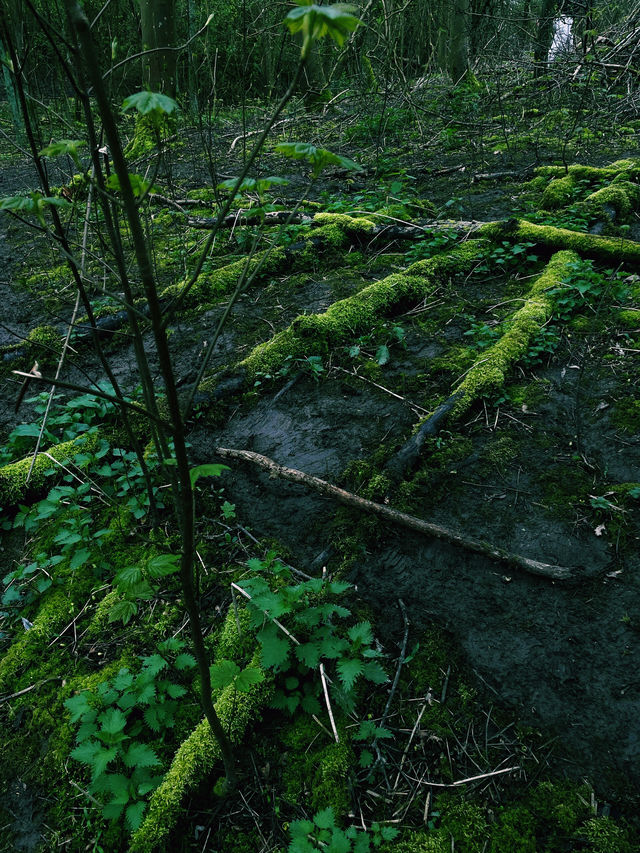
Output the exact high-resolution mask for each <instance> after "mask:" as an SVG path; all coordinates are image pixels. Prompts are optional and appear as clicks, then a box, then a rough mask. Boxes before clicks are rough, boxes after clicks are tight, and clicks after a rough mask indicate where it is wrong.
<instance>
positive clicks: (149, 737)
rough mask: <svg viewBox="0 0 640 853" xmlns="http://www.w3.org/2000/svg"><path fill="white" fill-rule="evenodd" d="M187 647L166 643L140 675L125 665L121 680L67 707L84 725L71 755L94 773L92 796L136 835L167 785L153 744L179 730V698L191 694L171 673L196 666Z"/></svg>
mask: <svg viewBox="0 0 640 853" xmlns="http://www.w3.org/2000/svg"><path fill="white" fill-rule="evenodd" d="M184 645H185V644H184V643H183V642H182V640H179V639H177V638H172V639H169V640H165V641H164V642H163V643H160V644H159V645H158V650H157V652H156V653H155V654H153V655H149V656H148V657H144V658H141V661H142V666H141V668H140V670H139V672H137V673H134V672H131V670H130V669H128V668H127V667H123V668H122V669H120V671H119V672H118V674H117V675H116V677H115V678H112V679H109V680H108V681H103V682H102V683H101V684H99V685H98V686H97V687H96V688H95V689H93V690H83V691H82V692H80V693H77V694H76V695H75V696H72V697H71V698H70V699H67V700H66V702H65V703H64V704H65V706H66V708H67V710H68V711H69V713H70V714H71V722H72V723H74V724H78V725H79V728H78V731H77V733H76V743H77V746H76V748H75V749H74V750H73V752H72V753H71V757H72V758H73V759H75V760H76V761H78V762H80V763H81V764H84V765H85V766H86V767H87V769H88V771H89V772H90V774H91V781H90V783H89V793H90V794H91V795H92V796H96V795H97V796H98V797H99V798H100V799H101V800H102V801H103V802H104V806H103V809H102V814H103V816H104V817H105V818H108V819H111V820H117V819H118V818H120V817H121V816H122V815H123V814H124V819H125V823H126V825H127V828H128V829H129V830H131V831H132V832H133V831H135V830H136V829H137V828H138V827H139V826H140V824H141V822H142V817H143V814H144V811H145V808H146V798H147V797H148V795H149V794H150V793H151V792H152V791H154V790H155V789H156V788H157V787H158V785H159V784H160V782H161V781H162V772H161V771H162V761H161V759H160V758H159V757H158V755H157V753H156V751H155V749H154V748H153V747H151V746H150V745H149V742H157V741H158V738H159V737H160V736H164V734H165V733H166V731H167V730H168V729H170V728H172V727H173V726H174V724H175V721H176V715H177V713H178V710H179V700H180V699H181V698H182V697H183V696H185V694H186V693H187V688H186V687H185V686H184V685H183V684H180V683H178V682H177V681H176V680H174V679H173V678H170V677H169V673H168V672H167V671H168V670H173V671H174V673H176V674H178V673H184V672H188V671H189V670H191V669H193V668H194V667H195V666H196V661H195V658H194V657H193V655H190V654H188V653H186V652H184V651H183V649H184Z"/></svg>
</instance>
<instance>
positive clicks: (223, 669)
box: [209, 660, 240, 690]
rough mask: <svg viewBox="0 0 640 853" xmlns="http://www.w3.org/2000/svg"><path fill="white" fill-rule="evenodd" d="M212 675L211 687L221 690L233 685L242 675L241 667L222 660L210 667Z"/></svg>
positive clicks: (232, 662)
mask: <svg viewBox="0 0 640 853" xmlns="http://www.w3.org/2000/svg"><path fill="white" fill-rule="evenodd" d="M209 672H210V673H211V686H212V687H215V688H217V689H219V690H222V689H223V688H225V687H227V685H229V684H233V681H234V679H235V677H236V676H237V675H238V674H239V673H240V667H239V666H238V664H237V663H234V661H231V660H221V661H219V662H218V663H214V664H213V665H212V666H210V667H209Z"/></svg>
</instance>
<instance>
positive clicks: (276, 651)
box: [257, 624, 289, 671]
mask: <svg viewBox="0 0 640 853" xmlns="http://www.w3.org/2000/svg"><path fill="white" fill-rule="evenodd" d="M257 638H258V642H259V643H260V645H261V646H262V665H263V666H264V667H265V668H266V669H271V668H273V669H275V670H276V671H277V670H279V669H281V668H282V667H283V666H284V664H285V663H286V662H287V660H288V658H289V640H287V639H286V638H285V637H283V636H282V635H281V634H280V632H279V631H278V629H277V628H276V626H275V625H273V624H269V625H265V627H264V628H263V629H262V631H259V632H258V634H257Z"/></svg>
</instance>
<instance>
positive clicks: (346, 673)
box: [336, 658, 364, 690]
mask: <svg viewBox="0 0 640 853" xmlns="http://www.w3.org/2000/svg"><path fill="white" fill-rule="evenodd" d="M336 669H337V670H338V675H339V676H340V679H341V681H342V683H343V684H344V686H345V689H346V690H351V689H352V688H353V685H354V684H355V681H356V679H357V678H358V676H360V675H362V672H363V669H364V664H363V662H362V661H361V660H359V659H356V660H353V659H351V658H342V659H341V660H339V661H338V663H337V664H336Z"/></svg>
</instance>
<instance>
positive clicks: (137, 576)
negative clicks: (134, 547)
mask: <svg viewBox="0 0 640 853" xmlns="http://www.w3.org/2000/svg"><path fill="white" fill-rule="evenodd" d="M141 580H142V569H141V568H140V566H126V567H125V568H124V569H120V571H119V572H118V573H117V574H116V577H115V582H116V584H117V585H118V586H121V587H124V588H125V589H129V588H131V587H132V586H134V585H135V584H137V583H140V581H141Z"/></svg>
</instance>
